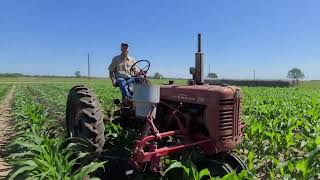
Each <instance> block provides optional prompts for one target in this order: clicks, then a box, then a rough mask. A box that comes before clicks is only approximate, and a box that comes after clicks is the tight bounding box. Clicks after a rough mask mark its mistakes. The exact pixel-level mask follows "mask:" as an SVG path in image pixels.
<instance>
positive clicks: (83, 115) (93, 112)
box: [66, 85, 105, 153]
mask: <svg viewBox="0 0 320 180" xmlns="http://www.w3.org/2000/svg"><path fill="white" fill-rule="evenodd" d="M103 118H104V115H103V113H102V110H101V105H100V103H99V102H98V99H97V97H96V95H95V94H94V93H93V92H92V91H91V90H90V89H89V88H88V87H86V86H84V85H79V86H75V87H73V88H72V89H71V90H70V92H69V95H68V100H67V107H66V125H67V130H68V135H69V137H70V138H71V141H72V142H76V143H80V144H82V145H83V147H84V148H85V151H86V152H95V153H100V152H102V150H103V146H104V143H105V136H104V129H105V127H104V123H103Z"/></svg>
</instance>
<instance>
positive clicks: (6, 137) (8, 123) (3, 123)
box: [0, 87, 15, 179]
mask: <svg viewBox="0 0 320 180" xmlns="http://www.w3.org/2000/svg"><path fill="white" fill-rule="evenodd" d="M14 92H15V87H12V88H11V90H10V91H9V92H8V94H7V95H6V97H5V98H4V100H3V101H2V102H0V179H5V177H6V176H7V175H8V174H9V172H10V170H11V167H10V166H9V165H8V164H6V162H5V161H4V157H5V156H6V155H7V154H6V147H5V146H6V145H7V144H8V143H9V142H10V140H11V139H12V138H13V136H14V131H13V121H12V116H11V107H12V103H13V99H14Z"/></svg>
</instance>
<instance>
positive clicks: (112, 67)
mask: <svg viewBox="0 0 320 180" xmlns="http://www.w3.org/2000/svg"><path fill="white" fill-rule="evenodd" d="M115 63H116V62H115V59H114V58H113V59H112V62H111V64H110V66H109V68H108V70H109V77H110V79H111V82H112V85H113V86H116V77H115V70H116V64H115Z"/></svg>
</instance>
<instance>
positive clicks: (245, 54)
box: [0, 0, 320, 79]
mask: <svg viewBox="0 0 320 180" xmlns="http://www.w3.org/2000/svg"><path fill="white" fill-rule="evenodd" d="M319 19H320V1H318V0H306V1H301V0H267V1H263V0H193V1H191V0H161V1H154V0H110V1H106V0H100V1H98V0H90V1H89V0H87V1H84V0H68V1H62V0H60V1H57V0H1V1H0V62H1V63H0V72H1V73H4V72H21V73H25V74H45V75H73V74H74V72H75V71H76V70H80V71H81V72H82V73H83V74H85V73H86V71H87V70H86V69H87V67H86V65H87V64H86V63H87V62H86V61H87V60H86V58H87V53H88V52H90V53H91V57H92V65H91V66H92V68H91V71H92V73H93V75H94V76H106V75H107V73H106V67H107V66H108V65H109V63H110V61H111V59H112V57H113V56H115V55H117V54H118V53H119V44H120V42H122V41H126V42H129V43H130V54H131V55H132V56H133V57H135V58H136V59H148V60H150V61H151V64H152V67H151V72H150V73H151V74H153V73H154V72H157V71H158V72H160V73H162V74H164V75H165V76H167V77H168V76H169V77H185V78H189V77H191V76H190V75H189V67H190V66H193V63H194V52H195V51H196V35H197V33H198V32H201V33H202V34H203V48H204V52H205V64H206V71H207V70H208V66H209V65H210V66H211V70H212V71H214V72H216V73H217V74H218V75H219V76H220V77H221V78H240V79H241V78H252V76H253V69H255V70H256V77H257V78H267V79H275V78H281V79H283V78H285V77H286V74H287V71H288V70H289V69H290V68H292V67H299V68H301V69H302V70H303V71H304V72H305V74H306V78H307V79H320V70H319V68H320V21H319Z"/></svg>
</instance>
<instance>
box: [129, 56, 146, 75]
mask: <svg viewBox="0 0 320 180" xmlns="http://www.w3.org/2000/svg"><path fill="white" fill-rule="evenodd" d="M137 64H140V66H141V65H144V66H143V67H144V68H140V67H139V66H138V65H137ZM136 68H137V69H138V70H139V73H140V74H141V75H146V74H147V72H148V71H149V69H150V62H149V61H148V60H139V61H137V62H135V63H134V64H133V65H132V66H131V68H130V75H131V76H132V77H136V76H137V75H136V74H137V71H136V70H137V69H136Z"/></svg>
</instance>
